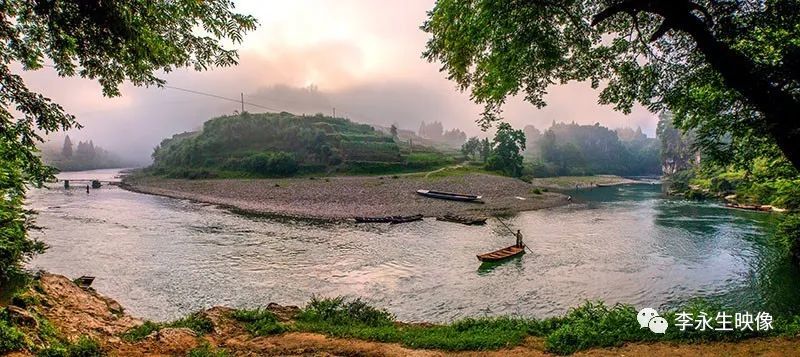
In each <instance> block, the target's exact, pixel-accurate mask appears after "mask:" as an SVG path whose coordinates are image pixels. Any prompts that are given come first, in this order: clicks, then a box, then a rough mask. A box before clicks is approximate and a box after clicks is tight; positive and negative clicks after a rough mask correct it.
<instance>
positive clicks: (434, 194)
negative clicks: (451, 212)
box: [417, 190, 481, 202]
mask: <svg viewBox="0 0 800 357" xmlns="http://www.w3.org/2000/svg"><path fill="white" fill-rule="evenodd" d="M417 193H418V194H420V195H423V196H426V197H431V198H438V199H442V200H451V201H467V202H469V201H477V200H480V199H481V196H478V195H466V194H461V193H452V192H442V191H434V190H417Z"/></svg>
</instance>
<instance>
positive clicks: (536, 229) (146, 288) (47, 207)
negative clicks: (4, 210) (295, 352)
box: [29, 170, 800, 322]
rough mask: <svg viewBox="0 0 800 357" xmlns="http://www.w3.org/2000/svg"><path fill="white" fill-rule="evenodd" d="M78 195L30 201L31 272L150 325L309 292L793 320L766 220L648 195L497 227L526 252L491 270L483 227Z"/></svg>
mask: <svg viewBox="0 0 800 357" xmlns="http://www.w3.org/2000/svg"><path fill="white" fill-rule="evenodd" d="M117 173H118V171H117V170H99V171H92V172H75V173H64V174H62V175H61V177H62V178H73V179H75V178H99V179H104V180H107V179H113V178H114V177H116V176H117ZM76 186H77V187H76ZM81 187H82V186H80V185H77V184H76V183H73V189H71V190H69V191H66V190H64V189H63V186H61V185H57V184H53V185H51V188H50V189H37V190H31V192H29V205H30V207H31V208H33V209H35V210H37V211H38V212H39V215H38V217H37V224H38V225H39V226H41V227H43V228H44V229H43V230H42V231H41V232H36V233H34V236H35V237H37V238H39V239H41V240H43V241H44V242H46V243H47V244H48V245H49V246H50V248H49V249H48V250H47V252H46V253H44V254H42V255H39V256H37V257H36V258H34V259H33V260H32V261H31V262H30V263H29V267H30V268H33V269H45V270H48V271H51V272H54V273H59V274H64V275H67V276H69V277H77V276H80V275H92V276H96V277H97V279H96V280H95V282H94V285H93V287H94V288H96V289H97V291H99V292H100V293H102V294H105V295H107V296H110V297H112V298H114V299H117V300H118V301H119V302H120V303H122V305H123V306H125V307H126V309H127V311H128V312H129V313H131V314H133V315H135V316H141V317H144V318H148V319H153V320H168V319H173V318H177V317H179V316H181V315H184V314H186V313H189V312H192V311H196V310H199V309H202V308H207V307H211V306H214V305H227V306H233V307H257V306H262V305H266V304H267V303H269V302H277V303H280V304H294V305H302V304H304V303H305V302H307V301H308V300H309V299H310V298H311V297H312V296H313V295H316V296H337V295H347V296H359V297H362V298H364V299H366V300H367V301H369V302H371V303H373V304H374V305H376V306H380V307H383V308H386V309H388V310H389V311H390V312H392V313H394V314H395V315H396V316H397V317H398V319H400V320H403V321H431V322H442V321H450V320H453V319H456V318H460V317H467V316H484V315H521V316H531V317H548V316H554V315H558V314H563V313H564V312H566V311H567V310H568V309H569V308H570V307H574V306H577V305H580V304H582V303H583V302H584V301H586V300H598V299H599V300H603V301H605V302H606V303H617V302H621V303H629V304H633V305H635V306H637V307H640V308H641V307H656V308H669V307H677V306H681V305H683V304H685V303H686V302H687V301H689V300H690V299H692V298H698V297H702V298H706V299H709V300H711V301H715V302H719V303H721V304H724V305H725V306H728V307H731V308H733V309H738V310H736V311H739V310H745V309H749V310H751V311H755V310H758V311H761V310H764V311H768V312H770V313H772V314H778V313H785V312H790V313H798V312H800V311H798V309H799V308H800V291H798V289H796V287H797V286H800V272H798V269H797V268H795V267H794V266H793V265H791V264H790V263H789V261H788V260H787V259H785V258H783V257H782V256H781V255H780V250H779V247H778V245H777V244H776V243H775V242H774V241H773V240H772V239H771V238H770V235H771V229H773V228H772V227H774V225H775V223H776V217H775V216H774V215H772V214H765V213H757V212H745V211H738V210H731V209H725V208H722V207H720V206H719V205H718V204H717V203H713V202H709V203H698V202H691V201H685V200H677V199H668V198H664V197H663V196H662V194H661V189H660V186H658V185H630V186H620V187H606V188H596V189H593V190H586V191H576V192H572V193H571V194H572V195H573V196H574V202H576V203H574V204H571V205H568V206H565V207H561V208H556V209H550V210H542V211H531V212H524V213H521V214H519V215H516V216H515V217H512V218H510V219H508V220H507V223H508V224H509V225H510V226H512V227H515V228H518V229H521V231H522V233H523V235H524V237H525V241H526V243H527V244H528V245H529V246H530V248H531V249H532V251H533V253H528V254H525V255H524V256H522V257H520V258H517V259H514V260H511V261H508V262H506V263H504V264H498V265H491V266H485V265H483V266H482V265H481V264H479V262H478V260H477V259H476V258H475V255H476V254H477V253H483V252H487V251H491V250H494V249H497V248H500V247H504V246H508V245H511V244H513V242H514V238H513V237H512V236H511V235H510V234H509V233H508V232H507V231H506V230H505V228H503V227H502V226H501V225H500V224H499V223H497V222H496V221H495V220H490V221H489V224H487V225H486V226H479V227H469V226H462V225H458V224H452V223H446V222H438V221H436V220H434V219H428V218H426V219H425V220H424V221H420V222H413V223H407V224H400V225H385V224H367V225H356V224H352V223H329V224H320V223H312V222H306V221H299V220H280V219H274V218H264V217H253V216H243V215H238V214H234V213H231V212H229V211H227V210H225V209H222V208H218V207H215V206H212V205H206V204H200V203H195V202H190V201H186V200H178V199H172V198H165V197H158V196H150V195H144V194H139V193H133V192H129V191H125V190H122V189H120V188H118V187H115V186H110V185H105V186H103V187H102V188H100V189H97V190H91V192H90V193H89V194H86V192H85V190H84V189H82V188H81Z"/></svg>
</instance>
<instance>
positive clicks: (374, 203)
mask: <svg viewBox="0 0 800 357" xmlns="http://www.w3.org/2000/svg"><path fill="white" fill-rule="evenodd" d="M121 186H122V187H123V188H125V189H128V190H132V191H136V192H141V193H147V194H154V195H160V196H167V197H173V198H182V199H189V200H194V201H199V202H205V203H212V204H218V205H222V206H226V207H230V208H234V209H237V210H241V211H244V212H248V213H256V214H267V215H279V216H288V217H299V218H312V219H334V220H336V219H347V218H352V217H372V216H389V215H414V214H422V215H424V216H428V217H433V216H441V215H444V214H448V213H451V214H461V215H495V214H510V213H515V212H520V211H528V210H536V209H542V208H549V207H556V206H561V205H564V204H567V203H568V202H569V201H568V200H567V196H565V195H562V194H559V193H554V192H539V191H537V190H534V189H535V188H536V187H537V186H534V185H531V184H529V183H526V182H524V181H521V180H517V179H513V178H509V177H503V176H496V175H489V174H483V173H465V174H459V175H445V176H438V175H429V176H427V177H426V176H425V175H421V174H420V175H401V176H382V177H379V176H351V177H328V178H315V179H310V178H291V179H216V180H182V179H164V178H154V177H130V178H127V179H126V180H125V183H124V184H123V185H121ZM418 189H433V190H440V191H449V192H458V193H469V194H477V195H482V196H483V202H484V203H467V202H454V201H446V200H437V199H432V198H427V197H424V196H420V195H418V194H417V193H416V190H418Z"/></svg>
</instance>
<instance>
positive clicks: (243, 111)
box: [239, 93, 244, 114]
mask: <svg viewBox="0 0 800 357" xmlns="http://www.w3.org/2000/svg"><path fill="white" fill-rule="evenodd" d="M239 94H241V95H242V114H244V93H239Z"/></svg>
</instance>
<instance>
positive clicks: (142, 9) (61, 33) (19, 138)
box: [0, 0, 256, 283]
mask: <svg viewBox="0 0 800 357" xmlns="http://www.w3.org/2000/svg"><path fill="white" fill-rule="evenodd" d="M232 8H233V3H232V2H231V1H228V0H213V1H202V2H197V1H139V2H108V1H96V0H95V1H44V0H36V1H6V2H4V3H3V5H2V6H0V12H2V15H3V17H4V19H5V21H3V22H2V23H0V38H2V43H3V44H4V45H3V46H2V48H0V103H2V105H0V158H2V159H0V201H1V202H0V280H5V279H6V278H7V275H8V274H10V273H13V272H15V271H18V269H19V266H20V264H21V263H22V262H23V261H24V260H25V259H26V258H30V257H31V256H32V255H33V254H36V253H38V252H41V251H42V249H43V248H44V247H43V246H42V245H41V243H37V242H33V241H31V240H30V238H29V237H28V236H27V232H28V229H30V228H31V225H30V220H31V212H28V211H24V210H23V208H22V199H23V197H24V195H25V188H26V184H27V185H33V186H41V185H42V184H43V183H44V182H45V181H47V180H48V179H50V178H51V177H52V175H53V170H52V169H51V168H49V167H47V166H45V165H44V164H43V163H42V160H41V158H40V156H39V155H38V154H37V149H36V143H37V142H41V141H42V139H41V137H40V134H41V133H44V134H48V133H51V132H54V131H58V130H68V129H71V128H75V127H79V125H78V124H77V123H76V122H75V118H74V117H73V116H71V115H68V114H66V113H64V110H63V108H62V107H61V106H59V105H58V104H55V103H53V102H52V101H50V99H49V98H46V97H44V96H42V95H41V94H38V93H35V92H32V91H31V90H29V89H28V87H27V86H26V85H25V83H24V82H23V80H22V77H20V76H19V75H18V74H15V73H13V72H12V70H11V64H12V63H19V64H22V67H23V69H25V70H37V69H41V68H42V66H43V65H44V62H45V60H46V59H47V60H49V61H51V62H52V63H53V67H54V68H55V70H56V71H57V72H58V74H59V75H60V76H64V77H67V76H76V75H78V76H81V77H85V78H90V79H97V80H98V82H99V83H100V85H101V86H102V88H103V93H104V94H105V95H107V96H118V95H119V94H120V92H119V89H118V86H119V84H120V83H122V82H123V81H125V80H128V81H130V82H131V83H133V84H134V85H137V86H141V85H145V86H149V85H162V84H163V83H164V81H163V80H161V79H159V78H158V77H157V76H156V75H155V74H154V73H155V72H157V71H163V72H170V71H172V70H174V69H176V68H179V67H193V68H195V69H197V70H203V69H207V68H209V67H210V66H228V65H232V64H235V63H236V57H237V54H236V51H234V50H228V49H225V48H224V47H223V46H222V45H221V44H220V39H226V40H230V41H232V42H233V43H238V42H241V40H242V37H243V35H244V33H245V32H246V31H250V30H253V29H254V28H255V25H256V21H255V19H254V18H253V17H251V16H246V15H241V14H237V13H234V12H232V11H231V9H232ZM198 28H200V29H202V30H203V31H202V32H204V33H202V34H201V33H200V32H199V31H196V30H197V29H198ZM12 108H13V109H14V110H15V112H14V113H12ZM15 117H16V118H15ZM0 283H1V282H0Z"/></svg>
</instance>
